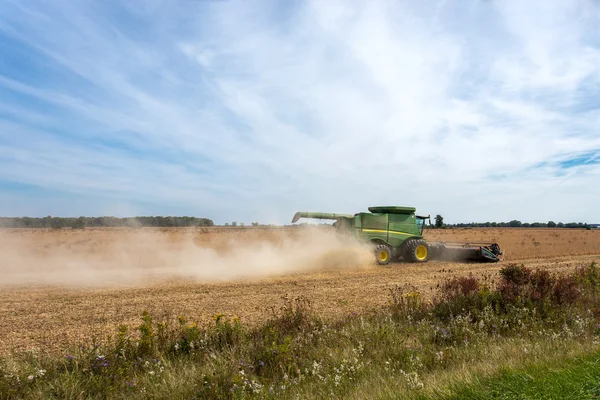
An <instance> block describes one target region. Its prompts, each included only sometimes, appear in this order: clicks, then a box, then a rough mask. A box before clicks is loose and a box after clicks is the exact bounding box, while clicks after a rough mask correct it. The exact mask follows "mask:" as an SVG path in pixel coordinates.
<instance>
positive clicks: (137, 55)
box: [0, 1, 600, 222]
mask: <svg viewBox="0 0 600 400" xmlns="http://www.w3.org/2000/svg"><path fill="white" fill-rule="evenodd" d="M145 4H146V5H145V6H144V7H142V8H139V9H134V8H123V7H121V6H119V5H118V4H117V3H114V4H112V5H111V6H110V7H109V6H107V5H106V4H104V3H77V5H73V3H71V2H61V1H59V2H53V3H52V6H50V5H49V4H48V3H45V2H32V3H28V4H27V8H25V6H23V5H22V4H19V3H17V2H13V3H7V6H6V7H5V8H4V9H3V10H2V11H0V34H2V35H3V36H2V38H0V40H1V41H5V42H6V44H7V45H6V48H7V49H8V52H7V59H8V60H10V61H11V62H7V63H0V88H2V90H3V91H4V92H5V94H4V95H0V166H1V167H2V168H1V169H2V173H1V174H0V180H2V179H3V180H7V181H14V182H21V183H26V184H32V185H39V186H41V187H47V188H52V189H60V190H62V191H65V192H68V193H69V192H72V193H74V196H79V197H81V196H86V195H90V196H93V193H102V194H103V196H105V197H106V201H107V202H111V201H113V200H111V199H114V202H115V206H114V207H113V208H115V209H130V210H132V209H135V207H136V204H137V203H140V202H144V203H145V204H153V205H152V206H147V205H144V206H143V207H142V206H140V209H141V210H142V209H143V210H144V211H147V210H152V211H153V213H154V214H164V213H165V212H163V211H164V210H165V209H169V210H178V211H179V212H181V213H186V214H193V213H195V214H200V215H202V216H208V217H212V218H214V219H215V220H216V221H217V222H224V221H226V220H233V219H236V220H246V222H250V221H252V220H262V221H264V222H288V219H289V218H291V215H293V213H294V212H295V211H297V210H298V209H310V210H323V211H339V212H353V211H358V210H364V209H366V207H368V206H369V205H373V204H382V203H385V204H410V205H416V206H417V207H418V209H419V210H421V211H422V212H425V213H427V212H429V213H432V214H435V213H443V214H444V216H445V219H446V220H448V221H450V222H452V221H471V220H483V219H485V220H494V219H497V220H500V219H512V218H520V219H523V220H530V219H536V218H539V219H546V218H552V219H556V220H558V219H565V220H567V219H576V218H581V219H584V218H585V220H589V221H591V220H592V219H596V220H600V214H598V211H597V209H595V208H592V209H586V208H585V207H587V205H588V203H589V201H588V199H589V197H590V196H596V197H597V196H598V195H600V189H599V188H598V186H597V185H595V186H594V185H592V182H593V180H594V179H597V177H598V171H597V168H596V164H593V163H592V164H589V165H586V166H583V167H579V168H578V171H579V172H578V173H573V175H572V176H569V178H568V180H567V181H564V182H562V183H560V184H558V183H557V177H556V176H557V174H558V172H560V169H561V167H560V165H559V164H557V162H558V161H560V160H564V159H565V158H568V157H575V156H576V155H577V154H582V153H586V152H588V153H589V152H590V151H592V150H597V149H600V135H598V133H597V132H598V128H599V123H600V120H599V119H598V115H599V114H598V112H597V111H596V109H597V108H598V105H597V104H594V103H592V101H593V96H592V94H593V93H594V92H595V89H594V88H595V87H596V88H597V85H598V84H599V82H600V80H599V79H600V70H599V68H598V65H600V49H599V47H598V43H599V39H600V32H598V30H597V26H598V23H599V22H600V13H599V11H598V10H599V7H598V5H597V4H595V3H593V2H586V1H562V2H540V3H533V2H517V1H503V2H496V3H493V2H468V3H465V2H456V1H441V2H427V3H412V2H392V1H373V2H342V1H328V2H318V1H313V2H306V3H295V4H294V5H284V4H283V3H280V2H274V1H265V2H263V3H262V4H261V5H260V6H259V5H257V4H252V5H250V4H248V3H245V2H239V1H232V2H189V3H181V4H178V7H179V8H177V7H173V6H172V4H170V3H169V4H166V3H163V2H159V1H148V2H146V3H145ZM125 7H126V6H125ZM288 7H289V8H288ZM19 57H26V58H27V60H28V61H29V67H28V68H29V69H28V70H25V71H23V70H19V68H17V67H16V65H17V64H18V63H19V62H20V61H19ZM57 121H58V125H57ZM571 173H572V172H571ZM558 182H560V181H558ZM583 188H585V190H583ZM11 198H13V197H11ZM127 201H130V202H131V204H130V205H128V206H123V204H124V202H127ZM565 201H568V202H569V204H575V205H581V207H573V208H566V207H564V204H565ZM6 203H7V202H6V201H5V202H4V203H3V204H4V213H5V214H7V213H8V214H10V213H12V212H13V211H12V210H11V209H10V207H9V208H7V206H6ZM17 203H18V202H17ZM542 203H543V206H542V205H540V204H542ZM28 204H29V203H28ZM589 204H591V203H589ZM584 206H585V207H584ZM14 207H15V209H18V208H19V205H18V204H15V205H14ZM28 207H29V208H25V209H19V212H17V211H14V212H17V213H22V212H26V211H27V210H33V209H32V208H31V207H30V206H28ZM52 207H55V208H56V207H57V206H56V203H53V205H52ZM107 208H108V209H110V206H107V207H106V208H105V209H107ZM35 210H36V212H38V211H37V210H38V208H36V209H35ZM68 210H69V208H68V205H67V204H65V206H64V208H63V209H61V210H55V209H53V210H52V211H53V212H52V214H58V213H60V212H68ZM49 211H50V210H48V211H45V212H42V213H43V214H48V213H50V212H49ZM98 212H99V208H98V206H93V207H91V208H90V210H89V212H88V213H89V214H96V213H98ZM207 212H210V213H211V214H210V215H207Z"/></svg>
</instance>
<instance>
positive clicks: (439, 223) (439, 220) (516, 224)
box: [433, 214, 596, 229]
mask: <svg viewBox="0 0 600 400" xmlns="http://www.w3.org/2000/svg"><path fill="white" fill-rule="evenodd" d="M433 227H435V228H444V227H449V228H583V229H589V228H591V227H596V225H589V224H587V223H583V222H567V223H562V222H554V221H548V222H531V223H529V222H521V221H519V220H516V219H513V220H512V221H509V222H470V223H458V224H445V223H444V218H443V217H442V216H441V215H439V214H438V215H436V217H435V224H434V225H433Z"/></svg>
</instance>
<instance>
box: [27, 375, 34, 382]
mask: <svg viewBox="0 0 600 400" xmlns="http://www.w3.org/2000/svg"><path fill="white" fill-rule="evenodd" d="M33 378H35V376H33V375H29V376H28V377H27V379H29V380H30V381H32V380H33Z"/></svg>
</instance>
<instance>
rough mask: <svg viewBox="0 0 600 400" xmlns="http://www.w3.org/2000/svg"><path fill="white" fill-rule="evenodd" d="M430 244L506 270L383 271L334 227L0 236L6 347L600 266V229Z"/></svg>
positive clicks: (61, 343) (0, 314)
mask: <svg viewBox="0 0 600 400" xmlns="http://www.w3.org/2000/svg"><path fill="white" fill-rule="evenodd" d="M426 238H427V239H428V240H431V241H446V242H475V241H477V242H479V241H484V242H498V243H499V244H500V246H501V247H502V249H503V250H504V251H505V253H506V256H505V260H504V261H503V262H501V263H497V264H478V263H469V264H461V263H449V262H441V261H430V262H428V263H427V264H420V265H414V264H405V263H397V264H392V265H390V266H386V267H381V266H377V265H374V264H373V262H372V259H371V255H370V253H369V251H368V249H366V248H364V247H362V246H360V245H359V244H356V243H354V242H352V241H348V240H344V239H340V238H338V237H336V236H335V235H334V233H333V232H332V231H331V230H329V229H326V228H320V229H317V228H305V229H301V228H299V229H288V228H271V229H260V228H245V229H234V228H200V229H177V228H173V229H137V230H134V229H85V230H80V231H76V230H73V231H72V230H61V231H51V230H3V231H0V252H1V254H2V258H1V261H0V273H1V276H2V278H0V351H1V352H6V351H9V350H10V349H26V348H30V347H36V348H38V349H40V350H42V351H58V350H60V349H62V348H64V347H65V346H68V345H71V344H74V343H78V342H80V341H81V340H83V339H85V338H89V337H90V336H94V335H99V336H103V335H105V334H107V333H111V332H114V329H115V328H116V327H117V325H118V324H121V323H125V324H137V323H138V322H139V315H140V314H141V312H142V311H144V310H147V311H150V312H151V313H153V314H154V315H164V316H165V317H175V316H177V315H185V316H187V317H189V318H191V319H194V320H198V321H207V322H208V321H211V320H212V318H213V316H214V315H216V314H219V313H222V314H225V315H227V316H238V317H240V318H241V319H242V320H243V321H247V322H248V323H250V324H252V323H256V322H260V321H262V320H263V319H264V318H266V317H268V315H269V309H270V308H271V307H278V306H279V305H280V304H281V302H282V301H281V297H282V296H285V295H289V296H294V297H295V296H298V295H304V296H306V297H308V298H310V299H311V300H312V301H313V304H314V308H315V310H316V311H317V313H319V314H321V315H323V316H328V317H336V316H341V315H344V314H347V313H352V312H360V311H362V310H367V309H372V308H374V307H378V306H380V305H383V304H385V303H386V301H387V300H388V298H389V296H388V295H389V289H390V288H392V287H394V286H395V285H404V284H411V285H414V286H416V287H417V288H418V289H419V290H421V291H422V292H423V293H430V292H431V290H432V289H433V288H435V286H436V285H437V284H438V283H439V282H440V281H442V280H443V279H444V278H446V277H448V276H451V275H468V274H475V275H481V276H484V277H486V278H485V279H488V280H490V281H493V280H494V279H495V272H496V271H497V270H498V269H500V268H501V267H502V266H503V265H506V264H507V263H509V262H519V263H521V262H523V263H525V264H526V265H527V266H530V267H536V266H540V267H542V266H543V267H545V268H548V269H550V270H553V271H563V270H571V269H573V268H575V267H576V266H581V265H585V264H589V263H590V262H592V261H600V231H599V230H592V231H586V230H570V229H510V228H490V229H487V228H478V229H451V230H450V229H449V230H431V231H427V232H426Z"/></svg>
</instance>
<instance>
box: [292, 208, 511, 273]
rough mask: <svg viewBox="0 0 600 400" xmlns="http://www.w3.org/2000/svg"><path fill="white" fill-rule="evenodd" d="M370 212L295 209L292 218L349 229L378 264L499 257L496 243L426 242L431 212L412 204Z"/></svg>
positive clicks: (370, 209)
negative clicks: (422, 212) (369, 248)
mask: <svg viewBox="0 0 600 400" xmlns="http://www.w3.org/2000/svg"><path fill="white" fill-rule="evenodd" d="M368 210H369V212H368V213H367V212H359V213H356V214H334V213H318V212H297V213H296V214H295V215H294V217H293V218H292V223H296V222H298V221H299V220H300V218H309V219H328V220H335V222H334V223H333V226H334V227H335V228H336V230H337V231H338V232H343V233H351V234H353V235H355V236H356V237H358V238H359V239H360V240H363V241H366V242H369V243H370V244H372V246H373V252H374V254H375V259H376V261H377V263H378V264H380V265H387V264H389V263H390V262H391V261H393V260H400V259H402V260H405V261H409V262H414V263H424V262H427V261H428V260H429V259H430V258H439V259H448V260H455V261H480V262H489V261H491V262H497V261H500V256H501V255H502V250H501V249H500V246H499V245H498V244H497V243H445V242H428V241H426V240H425V239H424V237H423V231H424V229H425V221H427V220H429V224H431V216H429V215H428V216H422V215H417V214H416V209H415V208H414V207H403V206H380V207H369V209H368Z"/></svg>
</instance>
